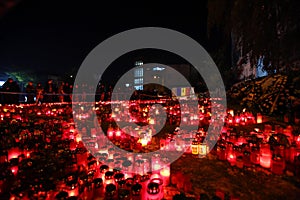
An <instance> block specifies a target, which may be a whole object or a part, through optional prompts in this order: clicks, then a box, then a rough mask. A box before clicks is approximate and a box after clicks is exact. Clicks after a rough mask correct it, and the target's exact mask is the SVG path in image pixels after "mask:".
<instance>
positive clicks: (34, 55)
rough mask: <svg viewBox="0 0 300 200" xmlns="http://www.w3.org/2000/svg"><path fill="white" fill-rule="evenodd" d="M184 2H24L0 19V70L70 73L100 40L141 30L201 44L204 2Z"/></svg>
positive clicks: (204, 30)
mask: <svg viewBox="0 0 300 200" xmlns="http://www.w3.org/2000/svg"><path fill="white" fill-rule="evenodd" d="M187 2H188V3H185V1H180V2H177V1H165V0H164V1H162V0H152V1H148V0H143V1H124V0H119V1H116V0H112V1H102V0H101V1H100V0H98V1H63V0H23V1H22V2H21V3H19V4H18V5H17V6H16V7H14V8H13V9H11V10H10V11H9V12H8V13H7V14H6V15H4V16H3V17H2V18H0V67H1V68H2V70H1V71H3V70H5V68H7V67H9V66H17V67H21V68H23V69H31V70H33V71H36V72H39V73H46V74H64V73H67V74H68V73H70V74H74V73H76V69H78V68H79V66H80V64H81V63H82V61H83V60H84V58H85V57H86V55H87V54H88V53H89V52H90V51H91V50H92V49H93V48H94V47H95V46H96V45H98V44H99V43H100V42H101V41H103V40H105V39H107V38H108V37H110V36H112V35H114V34H116V33H119V32H121V31H124V30H128V29H131V28H137V27H143V26H157V27H165V28H171V29H174V30H178V31H180V32H182V33H184V34H187V35H188V36H190V37H192V38H194V39H195V40H197V41H198V42H200V44H202V45H205V42H206V39H205V38H206V15H207V13H206V12H207V11H206V1H204V0H203V1H199V0H198V1H191V2H190V1H187ZM197 2H198V4H197ZM199 3H200V4H199ZM140 55H141V53H140V54H138V55H134V57H139V56H140ZM131 56H132V55H131ZM142 56H147V55H146V54H144V55H143V53H142ZM161 59H166V61H162V62H164V63H168V62H169V61H168V58H167V57H165V58H161ZM131 60H132V59H128V62H131Z"/></svg>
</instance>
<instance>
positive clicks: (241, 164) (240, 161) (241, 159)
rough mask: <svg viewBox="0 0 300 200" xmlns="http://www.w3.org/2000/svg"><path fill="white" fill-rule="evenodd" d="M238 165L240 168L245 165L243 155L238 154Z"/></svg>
mask: <svg viewBox="0 0 300 200" xmlns="http://www.w3.org/2000/svg"><path fill="white" fill-rule="evenodd" d="M236 166H237V167H238V168H240V169H242V168H243V167H244V162H243V156H238V157H237V158H236Z"/></svg>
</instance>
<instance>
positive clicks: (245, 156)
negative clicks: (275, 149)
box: [243, 151, 252, 167]
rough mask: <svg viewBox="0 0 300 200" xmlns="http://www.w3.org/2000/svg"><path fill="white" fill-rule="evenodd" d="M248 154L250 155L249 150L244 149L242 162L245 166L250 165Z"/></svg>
mask: <svg viewBox="0 0 300 200" xmlns="http://www.w3.org/2000/svg"><path fill="white" fill-rule="evenodd" d="M250 155H251V153H250V151H244V155H243V162H244V166H245V167H251V165H252V164H251V158H250Z"/></svg>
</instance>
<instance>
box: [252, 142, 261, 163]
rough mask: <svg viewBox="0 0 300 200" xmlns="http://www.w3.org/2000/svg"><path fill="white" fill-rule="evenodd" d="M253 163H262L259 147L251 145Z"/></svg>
mask: <svg viewBox="0 0 300 200" xmlns="http://www.w3.org/2000/svg"><path fill="white" fill-rule="evenodd" d="M250 160H251V163H252V164H254V165H259V164H260V151H259V148H258V147H255V146H253V147H251V155H250Z"/></svg>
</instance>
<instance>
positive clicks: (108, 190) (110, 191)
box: [105, 183, 117, 198]
mask: <svg viewBox="0 0 300 200" xmlns="http://www.w3.org/2000/svg"><path fill="white" fill-rule="evenodd" d="M116 194H117V187H116V186H115V185H114V184H112V183H110V184H108V185H106V187H105V195H106V197H108V198H113V197H115V196H116Z"/></svg>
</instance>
